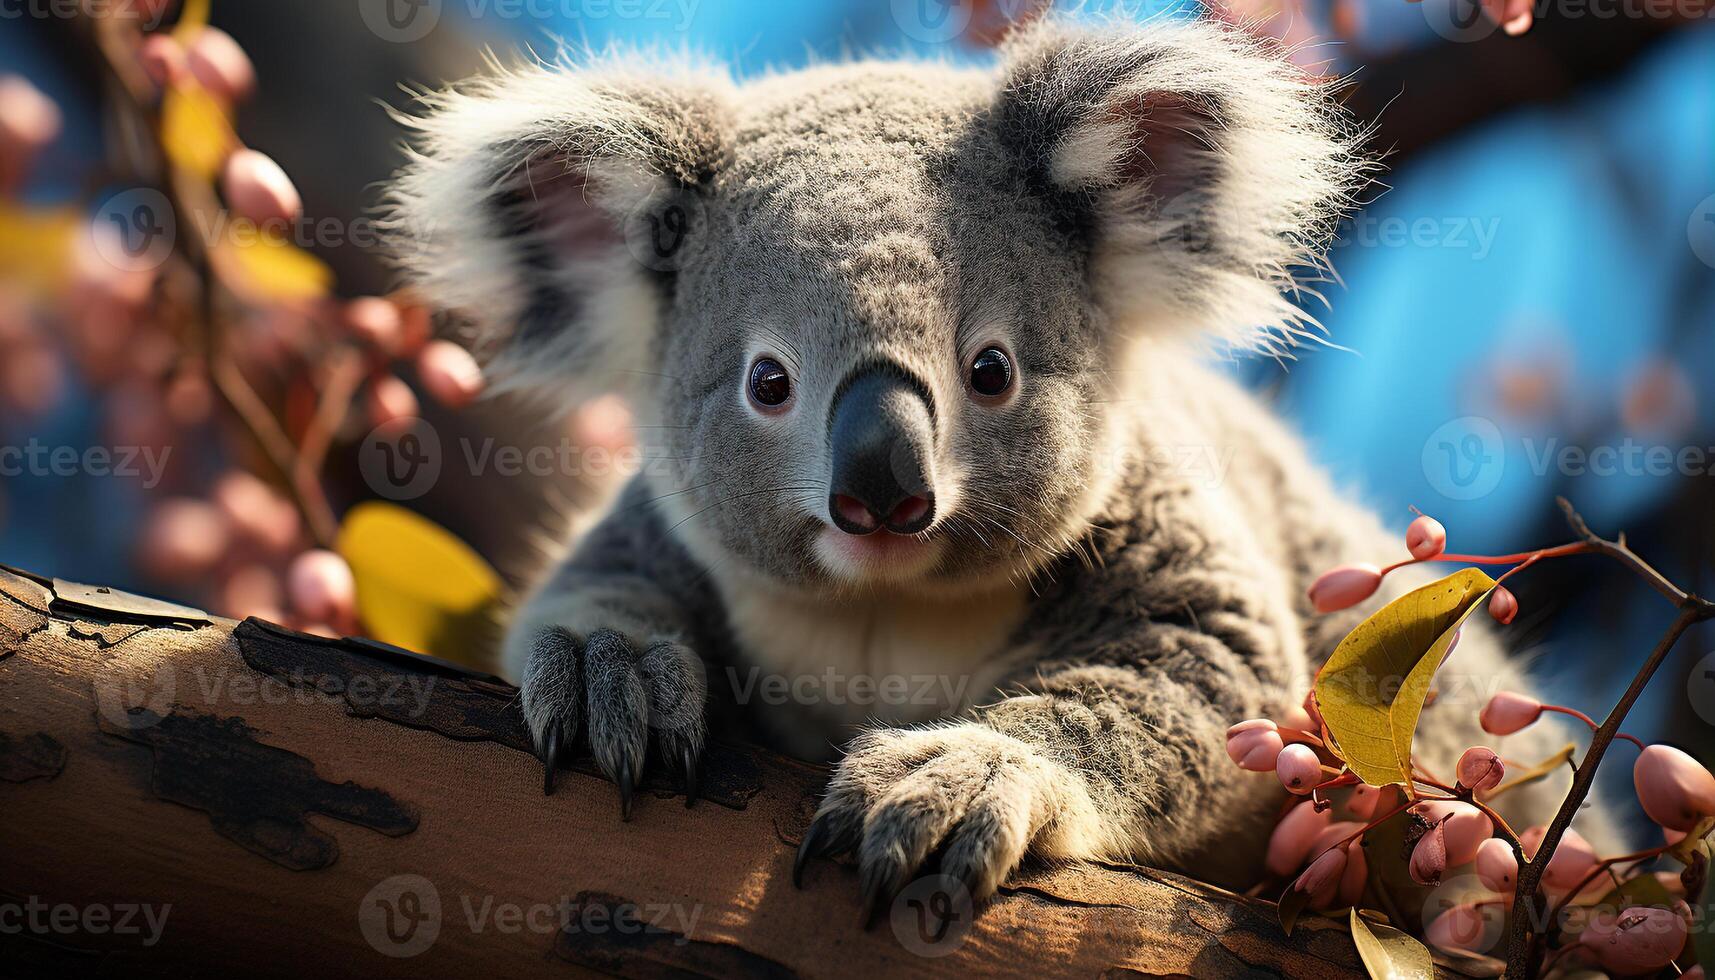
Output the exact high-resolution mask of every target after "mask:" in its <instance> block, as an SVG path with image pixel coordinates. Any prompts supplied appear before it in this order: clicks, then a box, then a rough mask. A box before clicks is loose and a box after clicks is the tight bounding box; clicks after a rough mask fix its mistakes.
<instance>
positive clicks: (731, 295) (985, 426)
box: [393, 22, 1362, 590]
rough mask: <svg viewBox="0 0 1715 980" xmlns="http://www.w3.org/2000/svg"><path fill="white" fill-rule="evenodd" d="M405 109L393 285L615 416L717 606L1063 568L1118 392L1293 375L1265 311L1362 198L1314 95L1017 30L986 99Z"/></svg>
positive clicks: (868, 80)
mask: <svg viewBox="0 0 1715 980" xmlns="http://www.w3.org/2000/svg"><path fill="white" fill-rule="evenodd" d="M428 102H429V112H428V113H427V114H426V115H425V116H423V117H421V118H418V119H415V120H413V121H412V122H413V125H414V126H415V127H416V128H417V129H418V130H419V131H420V134H421V137H422V138H421V141H420V144H419V147H418V151H417V153H416V154H414V156H413V159H412V162H411V163H410V164H409V165H408V166H407V167H406V169H405V170H404V171H402V173H401V175H400V177H399V179H398V181H397V182H396V184H395V186H394V193H393V203H394V205H395V213H394V218H395V226H396V229H397V231H398V232H399V234H400V237H401V239H403V242H402V246H403V247H402V248H401V249H400V255H401V258H402V262H403V264H404V266H405V268H406V271H407V272H408V274H409V276H410V279H411V281H412V282H413V283H414V284H415V285H416V286H417V288H419V289H420V290H422V291H423V292H424V293H425V294H426V295H427V296H428V297H429V298H430V299H431V300H432V301H434V302H437V303H439V304H440V305H443V306H445V307H448V308H450V309H453V310H456V311H458V312H460V313H462V314H463V315H464V316H465V317H466V318H467V319H468V321H469V322H470V323H471V324H472V325H473V326H474V327H475V328H476V331H477V332H478V335H479V337H480V338H481V339H482V340H484V341H485V342H486V343H487V345H488V346H489V347H490V348H491V350H492V356H491V360H490V370H491V374H492V375H493V376H494V378H495V380H496V387H497V388H498V389H500V390H508V389H514V390H524V391H529V392H533V393H535V394H538V395H543V396H546V397H547V398H548V399H549V400H550V404H553V405H556V406H561V405H569V404H573V403H575V402H577V401H578V400H579V399H581V398H584V397H587V396H588V395H590V394H593V393H597V392H601V391H604V390H621V391H623V392H625V393H627V394H628V395H629V397H630V398H631V399H632V401H633V404H634V407H635V408H636V409H637V410H638V412H639V415H640V417H641V419H642V420H643V422H644V425H643V427H641V428H640V430H639V441H640V444H641V445H642V446H643V447H644V454H645V456H646V457H647V458H649V459H651V460H658V461H659V462H656V463H655V464H653V465H651V467H650V469H649V471H648V475H647V476H646V477H645V478H646V479H648V480H649V481H650V483H651V487H650V490H651V496H653V497H654V498H655V501H654V503H653V505H652V506H655V507H658V508H660V510H661V512H662V513H663V515H664V519H665V520H666V521H667V522H668V523H669V524H670V525H671V526H672V527H673V528H674V529H675V531H674V533H675V534H676V535H677V536H678V537H679V539H680V540H681V541H683V542H684V543H685V544H686V545H687V547H688V548H689V549H690V550H691V551H692V553H693V554H695V555H697V556H698V558H699V559H700V560H701V561H702V562H703V563H705V564H707V565H709V566H711V568H712V569H713V570H714V571H715V573H716V574H754V575H761V576H765V577H767V578H768V579H771V580H774V581H777V582H783V583H789V584H795V585H800V586H805V587H810V588H834V589H838V588H852V587H870V586H876V585H883V584H887V583H894V584H901V583H909V584H910V585H911V587H912V588H917V589H934V588H945V589H949V590H958V589H969V588H974V587H977V586H980V585H982V584H984V583H993V582H997V581H1004V580H1005V579H1006V578H1008V577H1018V576H1021V575H1024V574H1028V573H1029V572H1031V571H1032V570H1033V569H1035V568H1037V567H1039V566H1040V565H1041V564H1042V563H1044V562H1045V561H1048V560H1050V559H1052V558H1054V557H1056V556H1058V555H1060V554H1062V553H1064V552H1065V551H1066V549H1067V547H1068V546H1069V545H1070V543H1071V542H1072V541H1073V540H1074V539H1075V537H1076V536H1078V535H1080V534H1082V533H1083V532H1084V531H1085V530H1086V522H1087V521H1088V520H1089V519H1090V518H1091V516H1092V515H1093V514H1094V513H1095V512H1096V509H1097V508H1098V507H1099V506H1100V505H1101V503H1102V498H1103V495H1104V494H1105V493H1106V492H1107V491H1108V489H1109V488H1110V486H1111V481H1110V478H1111V475H1112V474H1113V472H1114V471H1115V470H1116V467H1115V466H1114V465H1113V454H1114V453H1115V452H1116V440H1117V439H1120V438H1122V437H1123V433H1121V432H1118V431H1116V430H1117V428H1118V424H1117V423H1116V421H1115V419H1116V415H1117V414H1118V413H1115V412H1113V411H1110V406H1111V405H1112V404H1113V403H1115V402H1116V401H1123V400H1124V397H1123V395H1124V393H1123V391H1122V388H1123V381H1122V379H1123V377H1124V376H1125V373H1126V372H1125V371H1123V370H1121V369H1120V366H1121V365H1122V364H1124V363H1126V362H1127V361H1128V359H1129V358H1131V357H1132V356H1134V354H1135V353H1136V351H1137V349H1138V345H1139V344H1140V343H1148V342H1149V341H1150V340H1151V338H1154V339H1156V340H1158V341H1159V340H1160V339H1161V338H1170V337H1184V336H1187V335H1200V336H1214V337H1217V338H1221V339H1224V340H1227V341H1232V342H1237V343H1240V344H1250V345H1253V346H1265V347H1267V346H1272V345H1278V344H1282V343H1290V342H1291V340H1292V338H1293V336H1294V335H1295V334H1296V333H1297V332H1299V331H1300V330H1301V329H1302V328H1301V323H1302V321H1301V319H1300V318H1299V315H1298V313H1297V311H1296V309H1295V308H1294V307H1293V306H1292V305H1291V304H1290V303H1288V302H1287V301H1286V300H1285V299H1283V297H1282V292H1281V291H1282V289H1283V288H1284V287H1288V286H1291V285H1292V270H1293V269H1294V268H1295V267H1297V266H1300V265H1303V264H1306V263H1312V262H1314V260H1315V259H1316V257H1317V255H1318V254H1319V251H1320V249H1321V248H1322V247H1323V246H1324V245H1325V243H1326V239H1327V238H1328V236H1329V235H1330V234H1331V232H1332V230H1333V225H1334V222H1335V221H1336V219H1337V218H1338V216H1339V214H1340V213H1341V211H1342V208H1343V207H1344V206H1345V204H1346V203H1347V202H1348V201H1349V198H1350V194H1351V192H1352V191H1353V189H1354V185H1355V181H1356V178H1357V177H1358V175H1359V173H1360V172H1361V170H1362V167H1361V165H1360V164H1359V163H1358V161H1357V159H1356V157H1355V156H1354V154H1353V150H1352V139H1353V136H1352V132H1351V130H1350V127H1349V125H1348V124H1347V123H1346V122H1345V121H1344V119H1343V116H1342V115H1341V113H1340V111H1339V110H1338V109H1337V108H1336V107H1335V106H1334V105H1333V103H1332V101H1331V99H1330V96H1329V93H1328V91H1327V90H1326V87H1325V86H1323V85H1320V84H1318V83H1317V82H1315V81H1314V80H1312V79H1311V78H1309V77H1307V76H1305V75H1304V74H1302V73H1301V72H1300V71H1299V70H1298V69H1297V68H1295V67H1294V66H1292V65H1291V64H1289V63H1288V62H1286V61H1285V60H1284V59H1283V57H1281V55H1280V54H1279V53H1278V52H1277V51H1274V50H1271V49H1268V48H1265V47H1263V46H1262V44H1261V42H1256V41H1253V40H1251V39H1249V38H1246V37H1244V36H1242V35H1239V34H1237V33H1236V32H1234V31H1232V30H1230V29H1227V28H1224V27H1221V26H1217V25H1214V24H1209V23H1183V22H1175V23H1156V24H1152V25H1148V26H1142V27H1139V26H1135V25H1133V26H1129V27H1124V28H1108V29H1089V28H1082V29H1080V28H1071V27H1067V26H1064V25H1056V24H1046V25H1041V26H1038V27H1034V28H1031V29H1029V30H1028V31H1026V32H1024V33H1023V34H1021V35H1020V36H1019V37H1017V38H1016V39H1015V40H1014V41H1013V42H1012V43H1011V44H1010V45H1009V46H1008V47H1007V49H1006V50H1005V51H1004V53H1003V57H1002V59H1001V62H1000V64H999V65H998V67H996V68H994V69H991V70H977V69H954V68H950V67H946V66H941V65H932V64H920V63H887V62H860V63H855V64H847V65H835V66H826V67H818V68H813V69H810V70H807V71H802V72H797V73H792V74H784V75H777V76H773V77H770V78H767V79H764V80H760V81H756V82H753V83H750V84H747V85H745V86H743V87H735V86H734V85H733V84H732V83H731V82H730V81H728V80H727V79H725V78H724V77H722V76H721V75H719V74H718V73H714V72H710V71H706V70H693V69H689V68H684V67H674V66H670V65H663V64H656V63H640V62H636V61H629V62H628V61H622V60H608V61H603V62H597V63H595V64H592V65H587V66H584V67H579V68H572V67H533V68H529V69H525V70H521V71H517V72H513V73H509V74H507V75H505V76H503V77H500V78H497V79H494V80H489V81H483V82H479V83H476V84H474V85H473V86H469V87H466V88H464V89H462V90H459V91H455V92H450V93H445V94H441V95H437V96H433V97H431V98H430V99H429V100H428ZM1190 396H1191V397H1195V396H1194V393H1191V395H1190Z"/></svg>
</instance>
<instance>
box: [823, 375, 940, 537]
mask: <svg viewBox="0 0 1715 980" xmlns="http://www.w3.org/2000/svg"><path fill="white" fill-rule="evenodd" d="M930 405H931V401H930V398H929V392H928V389H927V388H926V387H925V386H924V385H923V384H922V382H920V381H918V380H917V379H915V378H913V377H912V376H911V375H910V374H909V373H907V372H906V371H905V370H904V369H903V368H899V367H896V366H893V365H880V366H875V367H870V368H866V369H863V370H861V371H859V372H858V373H856V374H854V375H852V376H851V377H849V378H848V379H847V380H846V382H845V384H843V385H841V387H840V391H839V393H838V395H836V396H835V398H834V405H833V408H832V410H831V411H830V412H829V415H828V445H829V447H830V449H831V450H832V454H833V460H834V471H833V480H832V483H831V484H830V487H829V489H830V493H829V494H828V516H829V517H831V518H832V519H833V521H834V526H835V527H838V528H839V529H840V530H842V531H844V532H846V533H847V534H868V533H870V532H871V531H874V530H876V529H878V528H882V527H885V528H887V529H888V530H889V531H893V532H894V533H896V534H916V533H917V532H919V531H922V530H923V529H924V528H927V527H928V526H929V525H930V523H931V522H933V521H934V520H935V492H934V489H933V488H932V486H931V481H930V472H929V452H930V447H931V446H932V445H933V442H934V434H935V423H934V418H933V416H932V414H931V412H932V409H931V408H930Z"/></svg>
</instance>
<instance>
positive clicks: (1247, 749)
mask: <svg viewBox="0 0 1715 980" xmlns="http://www.w3.org/2000/svg"><path fill="white" fill-rule="evenodd" d="M1255 720H1256V721H1259V722H1263V723H1264V724H1261V725H1255V726H1253V727H1249V728H1245V727H1242V726H1245V725H1249V724H1250V722H1240V723H1239V724H1238V725H1234V726H1233V728H1234V729H1238V730H1237V731H1234V732H1232V733H1231V734H1229V735H1228V736H1227V755H1228V757H1230V758H1231V759H1232V760H1233V761H1234V762H1236V763H1238V764H1239V768H1240V769H1248V770H1250V771H1251V772H1272V771H1273V770H1274V762H1275V760H1276V759H1278V758H1279V757H1280V752H1281V750H1282V749H1284V748H1285V747H1286V743H1285V741H1284V740H1282V739H1281V737H1280V731H1279V730H1278V729H1277V728H1276V727H1275V724H1274V722H1272V721H1269V720H1268V719H1266V718H1258V719H1255Z"/></svg>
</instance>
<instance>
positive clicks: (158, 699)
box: [94, 661, 178, 732]
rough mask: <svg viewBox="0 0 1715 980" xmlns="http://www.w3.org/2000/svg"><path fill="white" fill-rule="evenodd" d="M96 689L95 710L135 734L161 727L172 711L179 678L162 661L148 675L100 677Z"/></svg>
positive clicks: (105, 675) (110, 721)
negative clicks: (162, 720)
mask: <svg viewBox="0 0 1715 980" xmlns="http://www.w3.org/2000/svg"><path fill="white" fill-rule="evenodd" d="M94 687H95V710H96V711H98V712H100V714H101V717H102V720H104V721H106V722H107V723H108V724H110V725H112V726H113V727H114V728H118V729H122V730H124V731H133V732H134V731H141V730H142V729H145V728H153V727H154V726H156V725H158V724H160V723H161V719H162V718H165V717H166V716H167V712H168V711H170V710H172V707H173V695H174V694H175V693H176V692H177V690H178V675H177V674H176V673H175V672H174V671H173V665H172V664H171V663H168V662H165V661H163V662H161V663H160V664H158V665H156V667H155V669H154V670H152V671H150V672H149V673H147V674H121V673H101V674H97V675H96V678H95V682H94Z"/></svg>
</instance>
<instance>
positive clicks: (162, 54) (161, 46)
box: [138, 34, 190, 89]
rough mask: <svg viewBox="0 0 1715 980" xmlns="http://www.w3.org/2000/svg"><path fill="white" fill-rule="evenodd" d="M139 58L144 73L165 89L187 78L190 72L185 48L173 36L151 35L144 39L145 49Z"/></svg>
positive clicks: (141, 51) (139, 53) (142, 49)
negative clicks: (186, 75)
mask: <svg viewBox="0 0 1715 980" xmlns="http://www.w3.org/2000/svg"><path fill="white" fill-rule="evenodd" d="M138 58H139V60H141V61H142V63H143V72H144V73H145V74H147V75H148V76H149V80H150V81H152V82H154V83H155V84H156V85H158V86H160V87H161V88H163V89H164V88H166V87H167V86H169V85H172V84H173V83H174V82H177V81H178V80H179V79H181V78H183V77H185V74H186V73H187V72H189V71H190V65H189V64H188V63H187V61H186V59H185V49H184V46H183V45H181V44H180V43H179V42H178V40H177V39H176V38H174V37H173V36H172V35H171V34H150V35H149V36H147V37H145V38H143V47H142V48H141V49H140V50H139V51H138Z"/></svg>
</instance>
